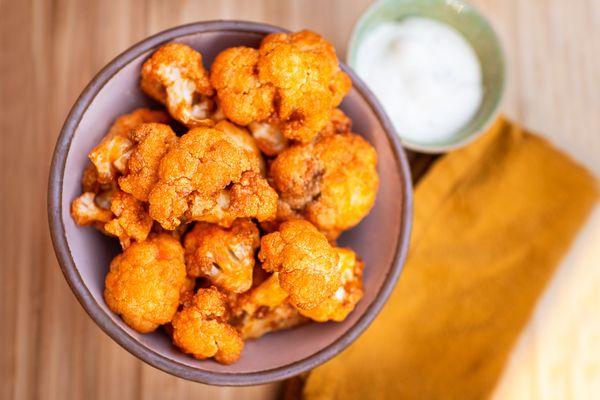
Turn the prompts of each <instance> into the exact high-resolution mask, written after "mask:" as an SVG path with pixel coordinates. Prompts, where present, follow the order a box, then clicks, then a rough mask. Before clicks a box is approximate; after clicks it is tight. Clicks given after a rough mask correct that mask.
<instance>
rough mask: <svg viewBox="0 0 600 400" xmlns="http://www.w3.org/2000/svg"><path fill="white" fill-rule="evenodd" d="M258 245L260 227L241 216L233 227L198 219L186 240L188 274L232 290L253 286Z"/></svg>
mask: <svg viewBox="0 0 600 400" xmlns="http://www.w3.org/2000/svg"><path fill="white" fill-rule="evenodd" d="M259 245H260V239H259V235H258V228H257V227H256V225H254V223H253V222H252V221H250V220H247V219H238V220H236V221H235V222H234V223H233V225H231V228H223V227H220V226H218V225H213V224H209V223H205V222H198V223H196V224H195V226H194V229H192V230H191V231H190V232H189V233H188V234H187V235H186V236H185V240H184V248H185V261H186V267H187V273H188V276H190V277H194V278H197V277H204V278H207V279H208V280H209V281H210V282H211V283H212V284H214V285H216V286H218V287H220V288H222V289H225V290H227V291H229V292H234V293H242V292H245V291H247V290H248V289H250V287H251V286H252V270H253V268H254V253H255V251H256V249H257V248H258V246H259Z"/></svg>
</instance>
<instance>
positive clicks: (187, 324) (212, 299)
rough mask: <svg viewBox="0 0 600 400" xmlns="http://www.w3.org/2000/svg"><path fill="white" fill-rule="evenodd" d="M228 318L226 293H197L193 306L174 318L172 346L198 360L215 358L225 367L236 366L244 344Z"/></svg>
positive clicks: (207, 290) (209, 290) (214, 289)
mask: <svg viewBox="0 0 600 400" xmlns="http://www.w3.org/2000/svg"><path fill="white" fill-rule="evenodd" d="M228 316H229V312H228V308H227V299H226V297H225V295H224V294H223V293H220V292H219V291H218V290H217V289H216V288H215V287H211V288H209V289H198V292H197V293H196V295H195V296H194V298H193V299H192V301H191V303H190V304H189V305H187V306H185V307H184V308H183V309H182V310H181V311H179V312H177V314H175V317H173V321H172V322H171V324H172V325H173V342H174V343H175V345H176V346H177V347H179V348H180V349H181V350H182V351H183V352H185V353H188V354H191V355H193V356H194V357H195V358H197V359H199V360H202V359H205V358H209V357H214V358H215V360H216V361H218V362H220V363H222V364H231V363H234V362H236V361H237V360H238V359H239V358H240V354H241V352H242V349H243V347H244V342H243V340H242V338H241V337H240V334H239V333H238V332H237V331H236V330H235V329H234V328H233V327H232V326H231V325H229V323H228V322H227V320H228Z"/></svg>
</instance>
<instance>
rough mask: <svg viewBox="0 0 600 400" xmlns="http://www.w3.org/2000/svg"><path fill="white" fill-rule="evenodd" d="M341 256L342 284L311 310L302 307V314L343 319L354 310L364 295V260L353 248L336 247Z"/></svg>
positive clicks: (320, 317) (323, 320) (328, 318)
mask: <svg viewBox="0 0 600 400" xmlns="http://www.w3.org/2000/svg"><path fill="white" fill-rule="evenodd" d="M336 252H337V253H338V256H339V265H340V276H341V285H340V287H338V288H337V290H336V291H335V293H334V294H333V295H332V296H331V297H330V298H328V299H327V300H325V301H324V302H322V303H321V304H319V305H318V306H316V307H315V308H313V309H310V310H302V309H300V310H299V311H300V314H302V315H304V316H305V317H308V318H310V319H312V320H314V321H319V322H325V321H338V322H339V321H343V320H344V319H346V317H347V316H348V314H350V313H351V312H352V310H354V307H356V304H357V303H358V302H359V301H360V299H361V298H362V296H363V290H362V270H363V266H364V264H363V262H362V261H360V260H358V259H357V258H356V254H355V253H354V251H352V250H351V249H346V248H336Z"/></svg>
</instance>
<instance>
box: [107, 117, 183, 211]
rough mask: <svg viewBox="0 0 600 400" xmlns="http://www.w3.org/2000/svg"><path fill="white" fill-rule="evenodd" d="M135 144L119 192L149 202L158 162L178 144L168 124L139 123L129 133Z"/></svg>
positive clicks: (121, 178)
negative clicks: (121, 191)
mask: <svg viewBox="0 0 600 400" xmlns="http://www.w3.org/2000/svg"><path fill="white" fill-rule="evenodd" d="M131 139H132V141H133V143H134V146H133V150H132V151H131V156H130V157H129V162H128V163H127V168H126V170H125V171H124V175H123V176H121V177H119V186H120V187H121V190H123V191H124V192H126V193H129V194H131V195H133V197H135V198H136V199H138V200H140V201H148V194H149V193H150V190H151V189H152V187H153V186H154V184H155V183H156V180H157V178H158V176H157V175H158V166H159V164H160V160H162V158H163V157H164V155H165V154H166V153H167V151H168V150H169V148H170V147H171V146H172V145H173V144H175V142H176V141H177V136H176V135H175V132H173V130H172V129H171V127H170V126H169V125H165V124H157V123H147V124H141V125H139V126H137V127H136V128H134V129H133V131H132V132H131Z"/></svg>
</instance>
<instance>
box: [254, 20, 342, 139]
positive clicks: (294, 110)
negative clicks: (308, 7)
mask: <svg viewBox="0 0 600 400" xmlns="http://www.w3.org/2000/svg"><path fill="white" fill-rule="evenodd" d="M259 54H260V57H259V61H258V71H259V77H260V79H261V81H263V82H267V83H271V84H272V85H273V86H275V87H277V88H278V92H277V93H278V96H279V103H278V106H279V107H278V116H279V119H280V120H281V121H282V122H283V125H282V132H283V134H284V136H285V137H287V138H289V139H294V140H298V141H300V142H303V143H306V142H309V141H311V140H312V139H314V138H315V136H316V135H317V134H318V133H319V131H321V129H323V128H324V127H325V125H326V124H327V121H329V119H330V118H331V113H332V111H333V109H334V108H335V107H337V106H338V105H339V104H340V103H341V101H342V99H343V98H344V96H345V95H346V93H348V91H349V90H350V87H351V86H352V83H351V81H350V78H349V77H348V75H346V74H345V73H344V72H342V71H341V70H340V67H339V63H338V59H337V56H336V54H335V49H334V47H333V46H332V45H331V43H329V42H328V41H326V40H325V39H324V38H323V37H321V36H319V35H318V34H316V33H314V32H311V31H300V32H297V33H293V34H286V33H273V34H270V35H267V36H266V37H265V38H264V39H263V41H262V43H261V45H260V48H259Z"/></svg>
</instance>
